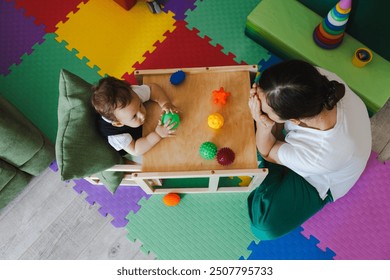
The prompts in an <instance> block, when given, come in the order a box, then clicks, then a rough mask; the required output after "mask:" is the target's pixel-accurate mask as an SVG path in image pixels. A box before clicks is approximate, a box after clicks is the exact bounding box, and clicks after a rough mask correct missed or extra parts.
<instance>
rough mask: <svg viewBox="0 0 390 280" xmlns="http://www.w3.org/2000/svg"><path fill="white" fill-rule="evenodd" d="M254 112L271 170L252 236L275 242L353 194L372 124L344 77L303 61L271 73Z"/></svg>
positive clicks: (253, 205) (257, 89)
mask: <svg viewBox="0 0 390 280" xmlns="http://www.w3.org/2000/svg"><path fill="white" fill-rule="evenodd" d="M249 107H250V110H251V113H252V116H253V118H254V120H255V122H256V127H257V131H256V144H257V148H258V151H259V153H260V154H261V156H262V157H263V159H265V160H266V162H265V167H268V169H269V174H268V176H267V177H266V178H265V180H264V181H263V182H262V184H261V185H260V186H259V187H258V188H257V189H255V190H254V191H253V192H252V193H251V194H250V195H249V197H248V207H249V215H250V218H251V221H252V231H253V232H254V234H255V235H256V236H257V237H258V238H259V239H260V240H266V239H274V238H278V237H280V236H282V235H284V234H286V233H288V232H290V231H292V230H293V229H295V228H296V227H298V226H300V225H301V224H302V223H303V222H305V221H306V220H307V219H309V218H310V217H311V216H312V215H314V214H315V213H316V212H318V211H319V210H320V209H322V207H324V206H325V204H327V203H328V202H332V201H335V200H337V199H339V198H340V197H342V196H344V195H345V194H346V193H347V192H348V191H349V190H350V189H351V188H352V186H353V185H354V184H355V183H356V181H357V180H358V178H359V176H360V175H361V174H362V172H363V170H364V168H365V166H366V163H367V161H368V158H369V155H370V153H371V128H370V120H369V117H368V113H367V109H366V107H365V105H364V103H363V102H362V101H361V100H360V98H359V97H358V96H357V95H356V94H355V93H354V92H352V90H351V89H349V88H348V86H347V85H346V84H345V83H344V82H343V81H342V80H341V79H340V78H339V77H337V76H336V75H335V74H333V73H331V72H328V71H326V70H324V69H317V68H315V67H313V66H312V65H310V64H309V63H306V62H303V61H299V60H291V61H285V62H282V63H280V64H277V65H274V66H272V67H270V68H268V69H266V70H265V71H264V72H263V74H262V76H261V78H260V80H259V83H258V84H254V85H253V87H252V89H251V91H250V98H249ZM283 128H284V130H285V132H286V136H285V137H284V134H283V133H282V129H283Z"/></svg>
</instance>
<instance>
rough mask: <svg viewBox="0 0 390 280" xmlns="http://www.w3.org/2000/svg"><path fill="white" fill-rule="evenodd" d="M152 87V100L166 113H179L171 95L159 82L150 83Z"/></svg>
mask: <svg viewBox="0 0 390 280" xmlns="http://www.w3.org/2000/svg"><path fill="white" fill-rule="evenodd" d="M148 86H149V87H150V100H152V101H154V102H156V103H157V104H158V105H160V107H161V109H162V110H163V111H164V112H166V113H177V112H178V110H177V108H176V107H175V106H174V105H173V104H172V103H171V100H170V99H169V97H168V96H167V95H166V94H165V92H164V90H163V89H162V88H161V87H160V86H159V85H157V84H148Z"/></svg>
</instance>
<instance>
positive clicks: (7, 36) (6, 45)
mask: <svg viewBox="0 0 390 280" xmlns="http://www.w3.org/2000/svg"><path fill="white" fill-rule="evenodd" d="M0 7H1V9H0V34H1V36H0V74H1V75H7V74H8V73H9V67H10V66H11V65H13V64H19V63H20V61H21V60H20V58H21V56H23V54H25V53H27V54H30V53H31V52H32V46H34V45H35V44H36V43H42V42H43V36H44V35H45V27H44V26H43V25H39V26H38V25H36V24H35V23H34V20H35V19H34V18H33V17H25V16H24V10H23V9H16V8H15V7H14V2H13V1H11V2H9V1H6V0H0Z"/></svg>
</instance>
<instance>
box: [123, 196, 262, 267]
mask: <svg viewBox="0 0 390 280" xmlns="http://www.w3.org/2000/svg"><path fill="white" fill-rule="evenodd" d="M163 196H164V195H159V194H155V195H152V196H151V197H150V198H149V199H148V200H146V199H143V200H142V201H140V203H139V204H140V205H141V209H140V210H139V211H138V212H137V214H136V215H134V214H133V213H130V214H129V215H128V217H127V218H128V220H129V223H128V224H127V226H126V229H127V231H128V232H129V234H128V238H129V239H130V240H131V241H134V240H136V239H139V240H140V241H141V242H142V243H143V247H144V251H145V252H153V253H154V254H155V255H156V256H157V258H158V259H177V260H180V259H181V260H186V259H194V260H195V259H196V260H198V259H199V260H206V259H208V260H212V259H214V260H218V259H231V260H237V259H239V258H240V257H241V256H249V253H250V252H249V251H248V250H247V247H248V245H249V244H250V243H251V242H252V241H253V240H254V239H256V238H255V237H254V236H253V235H252V233H251V230H250V220H249V216H248V209H247V202H246V199H247V197H248V193H218V194H217V193H214V194H211V193H203V194H181V201H180V203H179V204H178V205H177V206H174V207H168V206H165V204H164V203H163V202H162V198H163Z"/></svg>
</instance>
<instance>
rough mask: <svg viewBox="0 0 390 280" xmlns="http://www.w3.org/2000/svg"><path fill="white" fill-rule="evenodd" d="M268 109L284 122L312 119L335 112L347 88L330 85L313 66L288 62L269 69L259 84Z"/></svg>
mask: <svg viewBox="0 0 390 280" xmlns="http://www.w3.org/2000/svg"><path fill="white" fill-rule="evenodd" d="M259 86H260V88H261V89H262V91H263V92H264V94H265V96H266V100H267V103H268V105H269V106H270V107H271V108H272V109H273V110H274V111H275V113H276V114H277V115H278V116H279V117H280V118H281V119H283V120H288V119H301V118H311V117H314V116H316V115H318V114H319V113H321V111H322V110H323V109H324V108H326V109H327V110H331V109H333V107H334V106H335V105H336V103H337V102H338V101H339V100H340V99H341V98H342V97H343V96H344V93H345V87H344V85H343V84H341V83H339V82H337V81H329V80H328V79H327V78H326V77H325V76H323V75H321V74H320V73H319V72H318V70H317V69H316V68H315V67H314V66H312V65H311V64H309V63H307V62H304V61H301V60H289V61H285V62H282V63H279V64H276V65H273V66H271V67H270V68H268V69H266V70H265V71H264V72H263V73H262V75H261V77H260V80H259Z"/></svg>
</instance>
